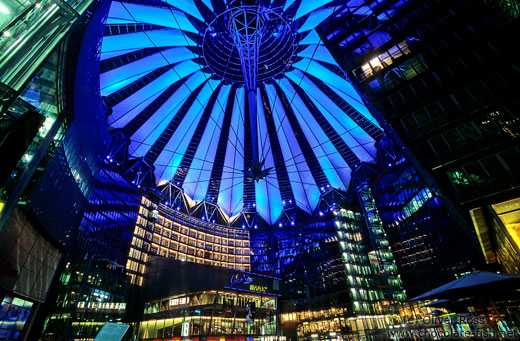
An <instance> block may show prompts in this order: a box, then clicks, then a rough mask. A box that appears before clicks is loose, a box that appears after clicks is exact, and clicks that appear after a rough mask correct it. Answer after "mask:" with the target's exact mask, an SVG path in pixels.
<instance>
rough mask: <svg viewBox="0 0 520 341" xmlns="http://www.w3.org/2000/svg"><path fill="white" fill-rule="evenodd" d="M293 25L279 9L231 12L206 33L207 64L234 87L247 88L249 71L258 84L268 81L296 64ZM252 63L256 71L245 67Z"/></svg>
mask: <svg viewBox="0 0 520 341" xmlns="http://www.w3.org/2000/svg"><path fill="white" fill-rule="evenodd" d="M291 23H292V22H291V21H289V20H285V18H284V17H283V16H282V15H281V12H278V11H277V10H276V9H269V8H265V7H262V6H241V7H235V8H231V9H228V10H227V11H225V12H223V13H222V14H220V15H219V16H218V17H216V18H215V19H214V20H213V21H212V22H211V24H210V25H208V26H207V28H206V31H205V32H204V38H203V42H202V51H203V57H204V59H205V61H206V65H207V66H208V67H209V68H210V69H211V71H212V72H213V74H215V75H216V76H217V77H219V78H221V79H223V80H226V81H228V82H230V83H233V84H238V85H246V79H247V77H246V76H245V74H244V73H246V72H247V73H254V77H255V83H256V84H260V83H264V82H268V81H269V80H271V79H274V78H276V77H277V76H279V75H280V74H282V73H283V72H284V70H285V69H286V67H287V66H288V65H289V64H290V63H292V61H293V55H294V52H295V49H296V46H297V43H298V42H297V41H296V37H297V34H295V30H294V29H293V27H292V25H291ZM244 59H247V60H244ZM252 63H253V64H255V70H251V69H250V68H248V67H246V66H245V65H244V64H246V65H249V66H251V65H252Z"/></svg>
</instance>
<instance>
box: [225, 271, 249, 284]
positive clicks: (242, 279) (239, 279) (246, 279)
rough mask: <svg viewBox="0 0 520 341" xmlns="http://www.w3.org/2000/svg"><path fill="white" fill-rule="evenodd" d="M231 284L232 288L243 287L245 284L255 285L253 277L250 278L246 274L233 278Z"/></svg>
mask: <svg viewBox="0 0 520 341" xmlns="http://www.w3.org/2000/svg"><path fill="white" fill-rule="evenodd" d="M229 283H230V284H231V286H235V285H243V284H251V283H253V277H249V276H248V275H246V274H239V273H238V274H236V275H233V276H231V278H230V280H229Z"/></svg>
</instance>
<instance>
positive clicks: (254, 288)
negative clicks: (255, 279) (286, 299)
mask: <svg viewBox="0 0 520 341" xmlns="http://www.w3.org/2000/svg"><path fill="white" fill-rule="evenodd" d="M249 290H251V291H260V292H267V287H264V286H261V285H254V284H251V285H250V286H249Z"/></svg>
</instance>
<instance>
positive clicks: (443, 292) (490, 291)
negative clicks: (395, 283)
mask: <svg viewBox="0 0 520 341" xmlns="http://www.w3.org/2000/svg"><path fill="white" fill-rule="evenodd" d="M516 288H520V275H505V274H498V273H493V272H487V271H473V272H472V273H470V274H469V275H466V276H463V277H461V278H459V279H456V280H454V281H451V282H449V283H446V284H444V285H441V286H440V287H438V288H435V289H433V290H430V291H428V292H425V293H424V294H422V295H419V296H417V297H414V298H412V299H410V301H417V300H422V299H433V298H445V299H446V298H452V299H454V298H462V297H469V296H479V297H494V296H500V295H504V294H508V293H510V292H509V290H510V289H516Z"/></svg>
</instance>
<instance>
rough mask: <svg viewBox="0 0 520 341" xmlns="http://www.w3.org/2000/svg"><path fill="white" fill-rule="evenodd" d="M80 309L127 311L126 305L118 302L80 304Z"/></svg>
mask: <svg viewBox="0 0 520 341" xmlns="http://www.w3.org/2000/svg"><path fill="white" fill-rule="evenodd" d="M78 308H79V309H104V310H121V309H126V303H116V302H83V301H81V302H78Z"/></svg>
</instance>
